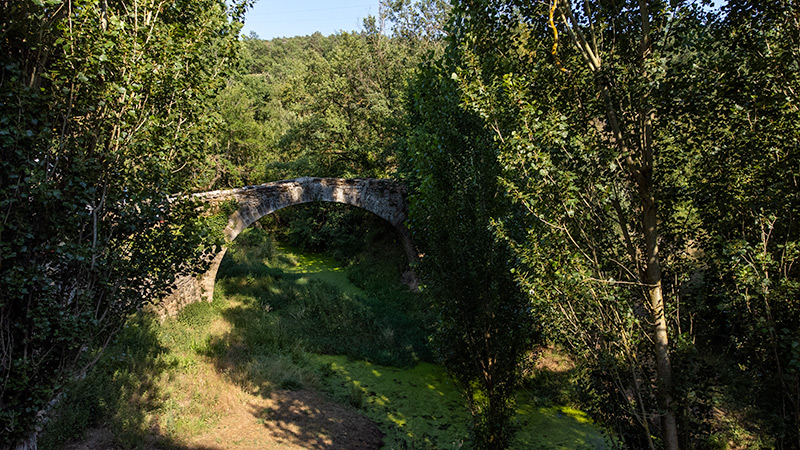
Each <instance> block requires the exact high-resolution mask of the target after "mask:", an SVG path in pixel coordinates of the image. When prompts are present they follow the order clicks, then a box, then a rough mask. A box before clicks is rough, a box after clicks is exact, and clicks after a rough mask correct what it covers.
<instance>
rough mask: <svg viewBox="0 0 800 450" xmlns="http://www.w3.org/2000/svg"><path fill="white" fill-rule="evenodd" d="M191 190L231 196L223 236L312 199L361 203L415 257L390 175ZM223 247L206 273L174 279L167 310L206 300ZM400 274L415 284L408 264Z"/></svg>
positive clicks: (223, 199) (209, 196)
mask: <svg viewBox="0 0 800 450" xmlns="http://www.w3.org/2000/svg"><path fill="white" fill-rule="evenodd" d="M195 195H196V197H198V198H201V199H203V200H205V201H207V202H208V203H210V204H211V205H222V204H224V203H227V202H230V201H231V200H233V201H235V202H236V204H237V205H238V209H237V210H236V211H234V212H233V214H231V216H230V217H229V218H228V225H227V226H226V227H225V231H224V233H225V238H226V241H228V242H232V241H233V240H234V239H236V237H237V236H238V235H239V233H241V232H242V231H244V230H245V229H246V228H247V227H249V226H250V225H252V224H253V223H255V222H256V221H258V220H259V219H261V218H262V217H264V216H266V215H269V214H272V213H273V212H275V211H278V210H280V209H283V208H286V207H289V206H295V205H301V204H304V203H311V202H331V203H343V204H346V205H351V206H354V207H357V208H361V209H365V210H367V211H369V212H371V213H373V214H375V215H377V216H378V217H380V218H382V219H384V220H386V221H387V222H389V223H390V224H391V225H392V226H393V227H394V229H395V230H396V232H397V235H398V237H399V239H400V242H401V243H402V244H403V249H404V250H405V253H406V258H407V260H408V263H409V266H410V265H411V263H413V262H414V261H415V260H416V259H417V252H416V249H415V247H414V245H413V243H412V242H411V238H410V236H409V234H408V230H407V229H406V227H405V221H406V219H407V218H408V203H407V199H406V189H405V186H404V185H402V184H400V183H398V182H396V181H393V180H386V179H373V178H357V179H343V178H317V177H302V178H294V179H291V180H282V181H275V182H272V183H265V184H260V185H256V186H246V187H243V188H238V189H229V190H220V191H211V192H204V193H199V194H195ZM226 251H227V247H226V248H223V249H222V251H220V252H219V253H218V254H217V255H216V256H215V257H214V259H213V260H212V262H211V266H210V267H209V269H208V271H207V272H206V273H204V274H202V275H200V276H199V277H183V278H180V279H178V280H176V283H175V287H174V288H173V290H172V292H171V293H170V294H169V295H168V296H167V297H166V298H165V299H164V300H163V303H162V309H163V310H164V312H165V313H166V314H175V313H176V312H177V311H178V310H180V309H181V308H182V307H183V306H185V305H187V304H189V303H193V302H196V301H198V300H200V299H203V300H209V301H210V300H211V298H212V296H213V294H214V283H215V281H216V277H217V271H218V270H219V265H220V263H222V258H223V257H224V256H225V253H226ZM403 278H404V279H403V282H404V283H406V284H408V285H409V287H411V288H412V289H416V287H417V280H416V276H415V275H414V273H413V272H412V271H411V269H410V267H409V269H408V270H407V271H406V273H405V274H404V275H403Z"/></svg>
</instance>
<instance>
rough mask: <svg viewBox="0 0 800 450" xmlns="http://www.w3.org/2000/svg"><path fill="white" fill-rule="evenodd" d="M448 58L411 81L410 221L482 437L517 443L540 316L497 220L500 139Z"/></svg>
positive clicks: (443, 346) (449, 361)
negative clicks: (527, 363) (524, 377)
mask: <svg viewBox="0 0 800 450" xmlns="http://www.w3.org/2000/svg"><path fill="white" fill-rule="evenodd" d="M448 62H449V61H446V62H444V63H440V65H438V66H426V67H424V68H423V69H422V70H421V73H420V74H419V75H418V76H417V77H416V79H415V81H414V83H412V86H411V93H412V97H411V99H410V107H409V110H410V115H409V118H408V120H409V123H410V124H412V126H411V127H410V128H409V132H408V137H407V145H408V149H407V152H408V153H407V154H406V164H407V169H406V170H407V174H408V181H409V183H411V184H412V185H413V186H415V187H416V188H415V189H414V191H413V194H412V195H411V206H410V209H411V214H410V223H411V229H412V233H413V236H414V239H415V242H416V243H417V244H418V245H419V247H420V251H421V252H422V253H423V254H424V256H423V257H422V260H421V262H420V265H419V271H420V276H421V278H422V283H423V289H424V290H425V291H427V292H428V293H429V296H430V297H431V298H432V301H433V302H434V304H435V308H436V310H437V314H438V322H437V326H436V330H435V337H434V346H435V349H436V351H437V352H438V357H439V360H440V361H441V362H442V364H443V365H444V367H445V368H446V370H447V371H448V373H450V375H451V376H452V377H453V378H454V379H455V380H456V382H457V383H458V385H459V386H460V387H461V389H462V391H463V393H464V396H465V399H466V402H467V406H468V408H469V410H470V412H471V413H472V418H473V435H472V440H473V443H474V444H475V446H476V448H482V449H499V448H507V447H508V445H509V443H510V440H511V438H512V436H513V431H512V430H513V428H512V424H511V417H512V416H513V414H514V408H513V405H514V389H515V387H517V385H518V381H519V376H518V371H519V364H520V361H521V358H522V355H523V353H524V352H525V351H526V350H527V349H528V348H529V345H530V341H531V338H532V336H533V327H532V320H531V315H530V308H529V304H528V300H527V298H526V296H525V295H524V294H523V293H522V292H521V291H520V287H519V286H518V285H517V283H516V282H515V280H514V277H513V274H512V272H511V270H512V266H511V264H510V261H511V260H513V257H512V254H511V252H510V250H509V248H508V245H507V243H506V242H505V241H503V240H502V239H500V237H499V236H498V235H497V233H496V230H495V228H494V227H493V224H494V223H495V221H498V220H503V219H504V215H505V214H506V211H507V205H506V199H505V197H504V196H503V193H502V187H501V186H500V185H499V184H498V180H497V177H498V175H499V173H500V166H499V164H498V162H497V159H496V154H495V146H494V144H493V142H492V140H491V136H490V134H489V133H487V130H486V128H485V127H484V126H483V125H484V124H483V122H482V121H481V119H480V118H479V117H478V116H477V115H476V114H473V113H471V112H469V111H465V110H463V109H462V107H461V105H460V104H459V92H458V89H457V86H456V84H455V83H454V82H453V80H451V79H450V78H449V77H447V76H446V74H447V73H450V66H449V65H448Z"/></svg>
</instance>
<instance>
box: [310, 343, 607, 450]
mask: <svg viewBox="0 0 800 450" xmlns="http://www.w3.org/2000/svg"><path fill="white" fill-rule="evenodd" d="M312 360H313V361H314V362H316V363H317V364H319V366H320V367H321V369H320V371H321V372H322V373H323V374H324V376H325V383H326V386H327V387H328V389H330V391H331V392H332V394H333V395H334V396H335V397H336V398H338V399H339V400H340V401H342V402H347V403H350V404H351V405H353V406H355V407H359V408H360V409H361V410H362V411H363V413H364V414H365V415H367V416H368V417H369V418H370V419H372V420H373V421H375V422H376V423H377V424H378V426H379V427H380V428H381V430H382V431H383V432H384V433H386V437H385V438H384V443H385V448H431V449H434V448H436V449H447V448H454V449H455V448H461V446H462V445H463V444H464V440H465V438H466V436H467V435H468V434H469V422H470V417H469V413H468V412H467V411H466V409H465V407H464V401H463V398H462V396H461V394H460V392H459V391H458V389H457V388H456V386H455V385H454V384H453V382H452V381H451V380H450V378H449V377H448V376H447V374H446V373H445V371H444V369H442V368H441V367H440V366H437V365H434V364H429V363H420V364H418V365H417V366H415V367H413V368H410V369H399V368H395V367H387V366H380V365H375V364H370V363H368V362H365V361H354V360H349V359H347V358H345V357H343V356H330V355H314V356H312ZM515 421H516V423H515V426H516V427H517V428H518V432H517V434H516V436H515V438H514V441H513V443H512V448H515V449H553V450H558V449H564V450H566V449H604V448H606V443H605V439H604V437H603V435H602V434H601V433H600V431H599V429H598V428H597V427H596V426H594V425H593V424H592V420H591V419H590V418H589V417H588V416H587V415H586V414H585V413H583V412H581V411H578V410H576V409H572V408H569V407H566V406H541V405H540V404H539V403H538V402H536V401H535V399H533V398H531V397H529V396H528V395H526V393H525V392H520V393H519V394H518V399H517V416H516V417H515Z"/></svg>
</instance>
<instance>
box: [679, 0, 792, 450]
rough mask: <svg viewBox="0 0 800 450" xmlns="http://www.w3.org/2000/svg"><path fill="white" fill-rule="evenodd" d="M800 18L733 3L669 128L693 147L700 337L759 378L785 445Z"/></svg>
mask: <svg viewBox="0 0 800 450" xmlns="http://www.w3.org/2000/svg"><path fill="white" fill-rule="evenodd" d="M798 19H800V10H798V7H797V5H796V4H794V3H793V2H788V1H775V2H760V1H731V2H729V4H728V7H727V14H726V15H725V17H724V18H722V19H721V20H719V21H718V22H717V23H715V24H714V27H713V32H711V33H709V34H708V35H707V36H706V38H705V39H703V40H698V41H697V42H696V43H695V46H694V49H693V50H694V52H696V56H695V57H694V58H691V59H686V60H683V61H682V62H681V63H682V64H683V65H684V66H685V67H684V68H683V69H682V72H683V73H685V74H687V76H686V79H685V81H684V86H682V87H681V91H682V93H681V95H680V97H679V100H678V99H676V101H675V103H678V102H686V101H687V100H688V99H691V103H692V110H691V111H690V112H691V118H690V120H685V121H680V122H675V123H673V124H671V125H670V127H671V128H672V130H671V133H673V134H674V135H675V136H679V138H678V139H681V140H683V141H690V142H692V143H693V146H694V147H695V151H694V152H693V153H692V154H691V155H690V158H687V160H690V161H692V162H691V169H690V170H688V171H687V173H689V174H690V176H689V177H688V180H687V185H688V186H690V189H688V190H687V191H688V192H689V197H690V199H691V202H692V203H693V205H694V208H695V209H696V211H697V217H698V218H699V221H700V223H701V228H702V231H703V233H702V234H700V236H699V239H698V241H699V242H700V243H701V248H702V250H703V262H704V263H705V264H704V270H703V271H702V279H703V280H704V286H703V289H704V293H705V296H704V298H703V302H702V303H699V302H698V303H699V304H697V305H696V306H695V308H696V310H697V312H698V313H699V318H700V319H701V320H702V322H701V323H702V324H703V325H704V326H703V327H702V328H704V329H706V330H708V333H702V334H700V337H701V341H702V342H704V344H705V345H707V346H708V347H709V348H711V349H713V351H717V352H719V353H722V354H725V355H728V357H730V358H731V360H732V361H733V362H734V364H736V366H737V369H736V371H737V372H739V373H740V374H741V376H742V377H743V378H745V379H747V380H748V382H749V383H750V384H751V385H752V386H753V394H752V395H753V397H754V399H755V400H754V404H756V405H759V406H760V407H761V408H762V410H763V411H764V416H765V417H771V420H770V421H771V422H772V427H771V428H772V430H770V431H769V433H770V434H772V435H773V436H774V437H775V438H776V443H775V445H776V446H777V447H779V448H797V447H798V446H800V334H798V328H797V326H796V324H797V322H798V321H800V303H798V298H800V283H799V282H798V277H799V276H800V273H799V272H798V265H797V261H798V257H799V256H800V254H798V240H799V239H800V235H799V234H798V228H797V220H798V213H799V212H800V210H798V208H800V197H799V196H798V195H799V194H798V192H800V191H799V190H798V173H799V170H798V168H800V153H798V136H799V135H800V134H799V133H798V124H799V123H800V121H799V120H798V119H800V117H798V114H799V113H800V107H799V106H798V100H800V99H798V96H797V92H799V90H800V68H798V66H797V62H796V61H797V60H798V57H800V54H799V51H798V49H800V25H798Z"/></svg>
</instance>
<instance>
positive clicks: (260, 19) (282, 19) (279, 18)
mask: <svg viewBox="0 0 800 450" xmlns="http://www.w3.org/2000/svg"><path fill="white" fill-rule="evenodd" d="M713 1H714V5H715V6H717V7H719V6H720V5H721V4H723V3H724V2H725V0H713ZM379 3H380V0H337V1H330V0H290V1H285V0H257V1H256V4H255V6H254V7H253V8H252V9H251V10H250V11H248V12H247V15H246V16H245V21H244V28H243V29H242V33H241V34H242V36H249V35H250V32H255V33H256V34H257V35H258V37H260V38H261V39H268V40H269V39H274V38H276V37H294V36H308V35H310V34H314V32H316V31H319V32H320V33H322V34H323V35H325V36H328V35H331V34H334V33H336V32H338V31H342V30H344V31H353V30H361V29H362V24H363V20H364V19H365V18H366V17H367V16H369V15H373V16H377V15H378V5H379Z"/></svg>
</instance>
